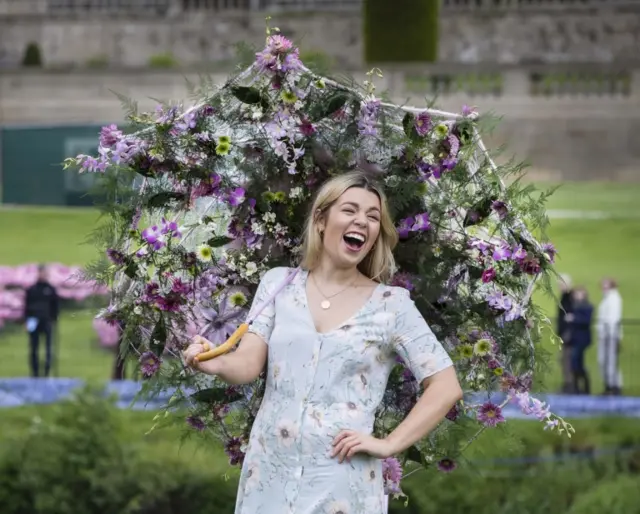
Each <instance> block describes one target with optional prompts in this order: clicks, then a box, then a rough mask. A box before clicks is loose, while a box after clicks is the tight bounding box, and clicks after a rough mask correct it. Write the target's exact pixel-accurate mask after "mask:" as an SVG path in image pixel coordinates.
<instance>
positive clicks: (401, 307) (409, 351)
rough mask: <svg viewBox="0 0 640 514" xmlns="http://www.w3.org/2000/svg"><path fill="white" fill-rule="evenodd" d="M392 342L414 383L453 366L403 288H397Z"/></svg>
mask: <svg viewBox="0 0 640 514" xmlns="http://www.w3.org/2000/svg"><path fill="white" fill-rule="evenodd" d="M398 289H399V291H400V301H399V302H398V310H397V312H396V323H395V328H394V333H393V344H394V348H395V351H396V353H397V354H398V355H399V356H400V358H402V360H403V361H404V363H405V365H406V366H407V367H408V368H409V369H410V370H411V372H412V373H413V375H414V376H415V377H416V379H417V380H418V382H422V381H423V380H424V379H425V378H428V377H430V376H431V375H434V374H436V373H437V372H438V371H441V370H443V369H445V368H448V367H450V366H452V365H453V361H452V360H451V357H449V354H447V351H446V350H445V349H444V347H443V346H442V344H441V343H440V342H439V341H438V340H437V339H436V336H435V335H434V334H433V332H432V331H431V328H429V325H428V324H427V322H426V321H425V319H424V318H423V317H422V315H421V314H420V311H419V310H418V308H417V307H416V305H415V303H414V302H413V300H412V299H411V297H410V296H409V292H408V291H407V290H406V289H400V288H398Z"/></svg>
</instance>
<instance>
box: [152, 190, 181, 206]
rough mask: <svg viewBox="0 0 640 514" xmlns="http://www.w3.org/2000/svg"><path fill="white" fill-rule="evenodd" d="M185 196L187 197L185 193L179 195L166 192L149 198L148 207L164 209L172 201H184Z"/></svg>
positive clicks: (173, 192)
mask: <svg viewBox="0 0 640 514" xmlns="http://www.w3.org/2000/svg"><path fill="white" fill-rule="evenodd" d="M185 196H186V195H185V194H184V193H178V192H175V191H164V192H162V193H158V194H155V195H153V196H152V197H151V198H149V199H148V200H147V207H164V206H165V205H167V204H168V203H170V202H171V200H178V201H181V200H184V198H185Z"/></svg>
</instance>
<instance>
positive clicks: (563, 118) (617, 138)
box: [0, 66, 640, 181]
mask: <svg viewBox="0 0 640 514" xmlns="http://www.w3.org/2000/svg"><path fill="white" fill-rule="evenodd" d="M578 75H579V76H582V77H583V79H582V80H580V81H575V80H573V79H570V78H571V77H575V76H578ZM188 78H189V79H190V80H194V81H196V82H197V80H198V76H197V74H189V77H188ZM225 78H226V74H218V75H215V76H213V77H212V79H213V82H214V83H222V82H223V81H224V79H225ZM354 78H356V79H357V80H359V81H362V80H363V78H364V76H363V74H362V73H359V74H355V77H354ZM378 90H379V91H383V90H387V91H388V92H389V94H390V96H391V97H392V98H393V99H394V100H395V101H397V102H405V101H407V102H408V103H409V104H413V105H416V106H420V105H425V103H426V101H425V97H426V98H433V97H434V96H436V95H437V96H438V101H437V105H438V106H439V107H441V108H443V109H447V110H453V111H459V110H460V108H461V106H462V105H463V104H471V105H475V106H477V107H478V109H479V110H480V111H481V112H492V113H495V114H498V115H501V116H503V121H502V122H501V123H500V125H499V126H498V128H497V130H496V131H495V133H494V134H493V135H492V136H490V137H488V138H487V142H488V143H489V144H490V145H491V146H492V147H498V146H500V145H502V144H506V145H507V148H508V151H509V152H510V153H509V154H505V156H503V158H508V157H511V156H512V155H515V156H516V157H517V158H518V159H520V160H527V161H529V162H530V163H531V164H532V170H531V175H530V176H531V177H532V178H542V179H549V180H597V179H600V180H636V181H637V180H640V68H638V69H634V70H625V69H624V68H615V67H603V66H594V67H585V66H583V67H580V66H565V67H562V68H560V67H558V66H542V67H540V66H538V67H535V66H533V67H522V66H520V67H493V68H492V67H487V66H483V67H481V68H478V69H475V70H474V69H473V68H469V67H468V66H464V67H463V66H457V67H456V66H453V67H452V66H435V67H430V68H424V67H420V68H388V69H386V70H385V74H384V78H383V79H380V80H379V81H378ZM0 91H1V92H2V94H1V95H0V116H2V118H1V119H0V125H2V124H4V125H15V124H23V125H58V124H63V123H64V124H87V123H107V122H119V121H121V120H122V109H121V104H120V101H119V100H118V99H117V98H116V97H115V96H114V94H113V93H112V91H116V92H118V93H121V94H123V95H126V96H128V97H130V98H133V99H135V100H138V101H139V103H140V107H141V109H143V110H151V109H153V107H154V105H155V102H154V101H152V100H150V99H149V98H157V99H165V100H174V101H178V100H180V99H187V98H188V97H189V95H188V90H187V87H186V82H185V77H184V76H183V75H181V74H179V73H173V72H159V71H157V72H145V71H141V70H140V71H133V70H130V71H121V72H106V71H105V72H99V73H97V72H89V71H76V72H74V73H51V72H23V71H14V72H8V73H5V74H3V75H0ZM185 104H190V102H189V101H188V100H185Z"/></svg>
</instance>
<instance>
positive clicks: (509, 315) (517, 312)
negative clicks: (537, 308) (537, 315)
mask: <svg viewBox="0 0 640 514" xmlns="http://www.w3.org/2000/svg"><path fill="white" fill-rule="evenodd" d="M522 313H523V310H522V307H521V306H520V305H518V304H517V303H514V304H513V305H511V306H510V308H509V309H508V310H507V312H505V314H504V320H505V321H515V320H517V319H519V318H521V317H522Z"/></svg>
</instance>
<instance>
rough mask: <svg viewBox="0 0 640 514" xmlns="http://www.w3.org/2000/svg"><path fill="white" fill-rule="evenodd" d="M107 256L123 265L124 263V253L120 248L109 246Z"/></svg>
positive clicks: (115, 262)
mask: <svg viewBox="0 0 640 514" xmlns="http://www.w3.org/2000/svg"><path fill="white" fill-rule="evenodd" d="M106 253H107V257H108V258H109V260H110V261H111V262H113V263H114V264H117V265H118V266H121V265H122V264H124V254H123V253H122V252H121V251H120V250H115V249H113V248H107V252H106Z"/></svg>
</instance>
